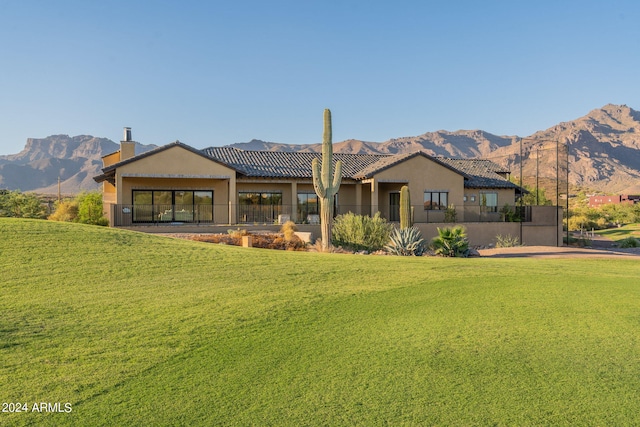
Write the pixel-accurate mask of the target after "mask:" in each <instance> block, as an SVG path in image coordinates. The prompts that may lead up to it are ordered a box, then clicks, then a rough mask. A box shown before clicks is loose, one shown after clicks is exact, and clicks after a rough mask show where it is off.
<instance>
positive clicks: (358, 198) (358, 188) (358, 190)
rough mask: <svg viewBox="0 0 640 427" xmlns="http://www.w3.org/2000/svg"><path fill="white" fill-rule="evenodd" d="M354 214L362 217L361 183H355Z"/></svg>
mask: <svg viewBox="0 0 640 427" xmlns="http://www.w3.org/2000/svg"><path fill="white" fill-rule="evenodd" d="M355 208H356V212H355V213H356V214H358V215H362V183H361V182H358V183H356V206H355Z"/></svg>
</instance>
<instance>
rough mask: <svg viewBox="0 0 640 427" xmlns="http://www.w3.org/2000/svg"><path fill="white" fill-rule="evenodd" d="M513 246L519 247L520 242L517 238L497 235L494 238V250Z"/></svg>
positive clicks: (508, 235)
mask: <svg viewBox="0 0 640 427" xmlns="http://www.w3.org/2000/svg"><path fill="white" fill-rule="evenodd" d="M514 246H520V240H519V239H518V237H517V236H512V235H511V234H507V235H506V236H503V235H501V234H498V235H497V236H496V248H513V247H514Z"/></svg>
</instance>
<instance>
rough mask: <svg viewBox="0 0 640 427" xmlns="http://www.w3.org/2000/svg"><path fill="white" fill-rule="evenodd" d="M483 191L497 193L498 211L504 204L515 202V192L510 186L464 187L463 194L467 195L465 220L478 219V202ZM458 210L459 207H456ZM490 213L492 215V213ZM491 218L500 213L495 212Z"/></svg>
mask: <svg viewBox="0 0 640 427" xmlns="http://www.w3.org/2000/svg"><path fill="white" fill-rule="evenodd" d="M483 193H497V194H498V211H500V209H502V207H503V206H504V205H509V206H514V205H515V204H516V192H515V190H514V189H512V188H496V189H492V188H465V190H464V195H465V196H467V201H466V202H464V204H463V206H464V219H465V220H466V221H478V220H479V219H480V212H481V207H480V202H481V200H482V197H481V196H482V194H483ZM458 211H460V209H458ZM492 215H494V214H493V213H492ZM494 216H495V218H492V219H493V220H498V219H499V218H500V213H497V212H496V213H495V215H494Z"/></svg>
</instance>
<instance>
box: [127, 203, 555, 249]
mask: <svg viewBox="0 0 640 427" xmlns="http://www.w3.org/2000/svg"><path fill="white" fill-rule="evenodd" d="M454 225H456V224H452V223H430V224H416V227H418V228H419V229H420V231H421V232H422V235H423V236H424V238H425V240H431V238H433V237H435V236H437V235H438V230H437V227H452V226H454ZM460 225H463V226H464V227H466V229H467V235H468V238H469V243H470V244H471V245H472V246H489V245H495V243H496V236H497V235H502V236H506V235H509V234H510V235H511V236H513V237H518V239H519V240H520V242H522V243H523V244H525V245H527V246H558V245H560V246H562V209H559V208H556V207H555V206H534V207H533V211H532V221H531V222H522V223H520V222H467V223H464V224H460ZM297 227H298V231H303V232H311V233H312V240H315V239H316V238H317V237H319V236H320V234H321V233H320V226H319V225H309V224H297ZM121 228H125V229H129V230H133V231H141V232H145V233H196V234H206V233H227V231H228V230H236V229H238V228H241V229H244V230H247V231H249V232H254V233H255V232H278V231H279V230H280V226H279V225H264V224H263V225H211V224H200V225H197V224H182V225H163V224H160V225H149V226H144V225H136V226H132V227H121Z"/></svg>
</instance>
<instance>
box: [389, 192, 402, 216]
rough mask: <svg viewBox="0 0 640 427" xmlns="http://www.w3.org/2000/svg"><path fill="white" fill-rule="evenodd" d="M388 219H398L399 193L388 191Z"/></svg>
mask: <svg viewBox="0 0 640 427" xmlns="http://www.w3.org/2000/svg"><path fill="white" fill-rule="evenodd" d="M389 221H400V193H389Z"/></svg>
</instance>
